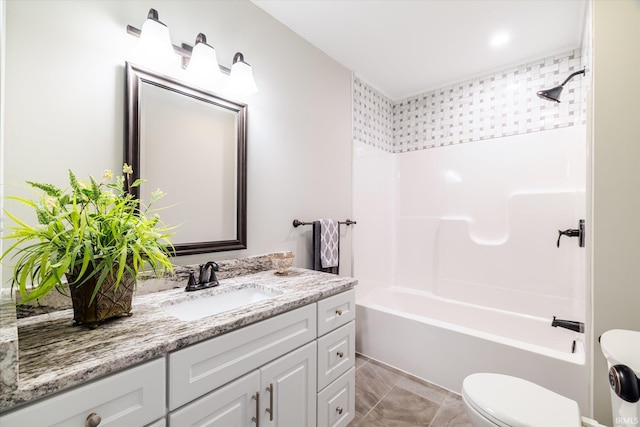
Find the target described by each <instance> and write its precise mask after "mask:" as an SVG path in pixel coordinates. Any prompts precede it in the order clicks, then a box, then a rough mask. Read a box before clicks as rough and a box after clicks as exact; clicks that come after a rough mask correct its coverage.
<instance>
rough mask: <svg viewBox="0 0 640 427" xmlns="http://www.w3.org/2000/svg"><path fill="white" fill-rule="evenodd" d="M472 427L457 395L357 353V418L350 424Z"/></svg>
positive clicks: (359, 426) (358, 426)
mask: <svg viewBox="0 0 640 427" xmlns="http://www.w3.org/2000/svg"><path fill="white" fill-rule="evenodd" d="M418 426H424V427H472V425H471V422H470V421H469V419H468V418H467V415H466V414H465V412H464V406H463V404H462V400H461V398H460V396H459V395H457V394H455V393H452V392H450V391H447V390H445V389H442V388H440V387H438V386H435V385H432V384H429V383H426V382H424V381H422V380H420V379H417V378H415V377H412V376H410V375H408V374H405V373H403V372H400V371H397V370H395V369H394V368H391V367H389V366H386V365H383V364H381V363H379V362H377V361H375V360H371V359H369V358H367V357H365V356H362V355H359V354H358V355H357V356H356V417H355V419H354V420H353V421H352V422H351V423H350V424H349V427H418Z"/></svg>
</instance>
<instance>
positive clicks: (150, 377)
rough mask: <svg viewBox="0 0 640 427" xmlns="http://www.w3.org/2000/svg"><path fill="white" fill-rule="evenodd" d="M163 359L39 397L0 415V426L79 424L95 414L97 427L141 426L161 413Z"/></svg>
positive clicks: (67, 426)
mask: <svg viewBox="0 0 640 427" xmlns="http://www.w3.org/2000/svg"><path fill="white" fill-rule="evenodd" d="M165 369H166V364H165V360H164V359H157V360H154V361H151V362H147V363H144V364H142V365H139V366H136V367H134V368H130V369H127V370H125V371H122V372H119V373H117V374H113V375H109V376H107V377H104V378H102V379H99V380H97V381H93V382H91V383H89V384H86V385H83V386H81V387H77V388H75V389H72V390H69V391H65V392H62V393H59V394H56V395H55V396H52V397H49V398H45V399H42V400H41V401H39V402H36V403H34V404H31V405H27V406H25V407H24V408H21V409H18V410H16V411H14V412H11V413H9V414H7V415H3V416H1V417H0V426H2V427H27V426H28V427H31V426H37V427H83V426H84V425H85V423H86V421H87V418H89V416H91V415H92V414H97V415H98V416H99V417H100V418H101V419H102V421H101V422H100V427H131V426H144V425H147V424H149V423H150V422H152V421H154V420H157V419H158V418H160V417H162V416H163V415H164V414H165V407H166V402H165V393H166V391H165V390H166V388H165V384H166V381H165Z"/></svg>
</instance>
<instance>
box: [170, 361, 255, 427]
mask: <svg viewBox="0 0 640 427" xmlns="http://www.w3.org/2000/svg"><path fill="white" fill-rule="evenodd" d="M258 387H260V373H259V372H258V371H253V372H251V373H249V374H247V375H245V376H244V377H242V378H239V379H237V380H235V381H233V382H231V383H229V384H227V385H226V386H224V387H221V388H219V389H217V390H216V391H214V392H212V393H209V394H207V395H206V396H204V397H201V398H200V399H198V400H196V401H195V402H192V403H190V404H188V405H187V406H185V407H183V408H181V409H178V410H177V411H174V412H172V413H171V414H170V415H169V426H170V427H187V426H203V425H206V426H207V427H249V426H252V425H255V424H254V420H252V418H254V417H256V415H257V411H258V407H257V400H256V399H255V397H256V392H257V391H258Z"/></svg>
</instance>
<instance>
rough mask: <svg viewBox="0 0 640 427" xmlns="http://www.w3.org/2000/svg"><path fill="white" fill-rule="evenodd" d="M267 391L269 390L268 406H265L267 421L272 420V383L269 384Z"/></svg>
mask: <svg viewBox="0 0 640 427" xmlns="http://www.w3.org/2000/svg"><path fill="white" fill-rule="evenodd" d="M267 391H268V392H269V407H268V408H267V413H268V414H269V421H273V383H271V384H269V387H267Z"/></svg>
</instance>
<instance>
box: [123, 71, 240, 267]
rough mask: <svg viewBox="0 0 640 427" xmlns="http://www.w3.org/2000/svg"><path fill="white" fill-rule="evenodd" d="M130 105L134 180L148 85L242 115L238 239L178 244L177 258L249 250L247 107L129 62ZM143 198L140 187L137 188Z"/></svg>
mask: <svg viewBox="0 0 640 427" xmlns="http://www.w3.org/2000/svg"><path fill="white" fill-rule="evenodd" d="M125 70H126V76H125V84H126V106H125V143H124V161H125V163H127V164H129V165H131V166H132V167H133V175H132V177H133V179H134V180H135V179H138V178H140V108H141V105H140V91H141V84H142V83H148V84H152V85H154V86H158V87H160V88H163V89H167V90H170V91H172V92H176V93H179V94H182V95H185V96H189V97H192V98H195V99H199V100H202V101H204V102H207V103H211V104H215V105H217V106H220V107H222V108H226V109H229V110H231V111H236V112H237V114H238V129H237V135H238V141H237V145H238V152H237V159H238V165H237V183H236V184H237V187H236V189H237V194H236V198H237V202H236V238H235V239H232V240H216V241H206V242H191V243H180V244H176V245H174V255H176V256H180V255H194V254H202V253H209V252H221V251H233V250H240V249H246V248H247V106H246V104H241V103H237V102H233V101H230V100H228V99H225V98H222V97H220V96H219V95H216V94H214V93H212V92H207V91H204V90H202V89H197V88H195V87H192V86H190V85H189V84H188V83H186V82H183V81H180V80H177V79H174V78H171V77H168V76H165V75H161V74H158V73H155V72H153V71H151V70H149V69H146V68H143V67H141V66H139V65H135V64H131V63H129V62H127V63H126V68H125ZM133 194H134V196H135V197H136V198H139V196H140V192H139V188H137V187H136V188H134V189H133Z"/></svg>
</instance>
